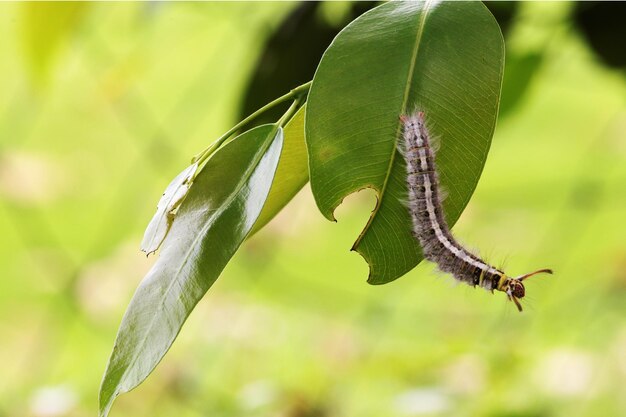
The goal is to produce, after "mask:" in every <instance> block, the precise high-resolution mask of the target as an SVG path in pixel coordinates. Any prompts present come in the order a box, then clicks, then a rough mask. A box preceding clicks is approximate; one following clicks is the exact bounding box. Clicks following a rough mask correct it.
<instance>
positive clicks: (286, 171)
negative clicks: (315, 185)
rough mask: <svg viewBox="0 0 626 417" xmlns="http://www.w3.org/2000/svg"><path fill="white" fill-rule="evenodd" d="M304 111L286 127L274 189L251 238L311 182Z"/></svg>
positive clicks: (273, 184)
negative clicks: (305, 139) (305, 141)
mask: <svg viewBox="0 0 626 417" xmlns="http://www.w3.org/2000/svg"><path fill="white" fill-rule="evenodd" d="M305 109H306V106H303V107H301V108H300V109H299V110H298V111H297V112H296V114H295V115H294V116H293V118H292V119H291V120H290V121H289V123H287V125H285V129H284V143H283V150H282V152H281V154H280V161H279V162H278V168H276V175H274V182H273V183H272V188H271V189H270V193H269V195H268V196H267V201H266V202H265V205H264V206H263V211H261V214H260V215H259V218H258V220H257V221H256V223H255V225H254V227H253V228H252V231H251V232H250V235H253V234H254V233H256V232H257V231H259V230H260V229H261V228H263V226H265V225H266V224H267V223H268V222H269V221H270V220H272V219H273V218H274V216H276V214H278V212H279V211H281V210H282V209H283V208H284V207H285V206H286V205H287V203H289V201H291V199H292V198H293V197H294V196H295V195H296V194H297V193H298V191H300V190H301V189H302V187H304V186H305V185H306V183H307V182H308V181H309V171H308V170H307V169H306V166H307V155H306V145H305V143H304V114H305V113H304V112H305Z"/></svg>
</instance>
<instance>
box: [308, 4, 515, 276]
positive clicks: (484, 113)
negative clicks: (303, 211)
mask: <svg viewBox="0 0 626 417" xmlns="http://www.w3.org/2000/svg"><path fill="white" fill-rule="evenodd" d="M503 65H504V44H503V40H502V35H501V33H500V29H499V27H498V25H497V23H496V21H495V19H494V18H493V16H491V14H490V13H489V11H488V10H487V9H486V7H485V6H484V5H483V4H482V3H480V2H442V3H434V2H425V3H424V2H389V3H386V4H383V5H381V6H379V7H377V8H375V9H373V10H371V11H370V12H368V13H366V14H364V15H362V16H361V17H359V18H358V19H356V20H355V21H353V22H352V23H351V24H350V25H348V26H347V27H346V28H345V29H344V30H343V31H342V32H341V33H339V35H337V37H336V38H335V40H334V41H333V43H332V44H331V46H330V47H329V48H328V49H327V51H326V52H325V54H324V56H323V57H322V60H321V62H320V65H319V67H318V69H317V72H316V74H315V77H314V79H313V84H312V86H311V90H310V92H309V97H308V103H307V112H306V123H305V126H306V143H307V148H308V152H309V170H310V177H311V178H310V180H311V188H312V191H313V194H314V196H315V201H316V203H317V205H318V208H319V210H320V211H321V212H322V214H323V215H324V216H325V217H327V218H328V219H330V220H334V216H333V212H334V210H335V208H336V207H337V206H338V205H339V204H340V203H341V201H342V200H343V199H344V198H345V197H346V196H347V195H349V194H351V193H353V192H355V191H358V190H360V189H363V188H366V187H370V188H373V189H375V190H376V192H377V195H378V201H377V206H376V208H375V210H374V211H373V213H372V215H371V217H370V220H369V222H368V224H367V225H366V227H365V229H364V230H363V231H362V233H361V235H360V236H359V237H358V239H357V241H356V242H355V244H354V246H353V249H354V250H356V251H357V252H359V253H360V254H361V255H362V256H363V257H364V258H365V259H366V261H367V262H368V264H369V266H370V276H369V279H368V282H369V283H371V284H384V283H387V282H390V281H392V280H394V279H396V278H398V277H400V276H402V275H404V274H405V273H406V272H408V271H409V270H411V269H412V268H413V267H415V266H416V265H417V264H418V263H419V262H420V261H421V260H422V255H421V249H420V247H419V244H418V243H417V241H416V240H415V239H414V238H413V236H412V235H411V227H412V226H411V220H410V217H409V213H408V210H407V207H406V203H405V201H406V199H407V191H406V184H405V176H406V170H405V164H404V160H403V158H402V156H401V155H400V154H399V153H398V152H397V145H398V140H399V138H400V136H401V125H400V120H399V116H400V115H401V114H405V113H411V112H413V111H415V110H418V109H419V110H422V111H424V112H425V113H426V120H427V123H428V125H429V127H430V130H431V133H432V134H433V135H434V136H435V137H438V138H439V140H440V142H441V149H440V151H439V152H438V154H437V157H436V158H437V165H438V170H439V173H440V180H441V183H442V185H443V186H444V187H445V188H446V189H447V190H448V192H449V197H448V198H447V199H446V200H445V201H444V204H443V205H444V211H445V215H446V220H447V222H448V224H449V225H450V226H452V225H453V224H454V223H455V222H456V220H457V219H458V218H459V216H460V214H461V212H462V211H463V209H464V208H465V206H466V205H467V203H468V201H469V199H470V197H471V195H472V193H473V191H474V189H475V187H476V184H477V182H478V179H479V177H480V174H481V172H482V168H483V166H484V163H485V160H486V157H487V153H488V151H489V146H490V143H491V137H492V135H493V132H494V129H495V123H496V118H497V113H498V103H499V96H500V88H501V83H502V73H503Z"/></svg>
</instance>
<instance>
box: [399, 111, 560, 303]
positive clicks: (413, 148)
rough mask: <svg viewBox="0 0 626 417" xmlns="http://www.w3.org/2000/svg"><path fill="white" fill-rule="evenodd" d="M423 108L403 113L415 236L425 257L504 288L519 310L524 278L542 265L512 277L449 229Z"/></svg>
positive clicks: (473, 281) (464, 278)
mask: <svg viewBox="0 0 626 417" xmlns="http://www.w3.org/2000/svg"><path fill="white" fill-rule="evenodd" d="M424 119H425V118H424V112H421V111H420V112H417V113H415V114H412V115H403V116H400V121H401V122H402V124H403V139H404V140H403V149H401V153H402V154H403V155H404V158H405V161H406V167H407V179H406V182H407V186H408V197H409V198H408V207H409V212H410V215H411V219H412V223H413V230H412V232H413V236H414V237H415V238H416V239H417V240H418V241H419V243H420V245H421V247H422V251H423V253H424V257H425V258H426V259H427V260H429V261H431V262H434V263H436V264H437V266H438V268H439V269H440V270H441V271H443V272H446V273H449V274H451V275H452V276H454V278H455V279H457V280H459V281H461V282H465V283H466V284H469V285H471V286H474V287H475V286H479V287H482V288H484V289H486V290H488V291H491V292H493V291H494V290H497V291H502V292H504V293H505V294H506V295H507V297H508V298H509V300H511V301H513V302H514V303H515V305H516V306H517V308H518V310H519V311H522V306H521V304H520V302H519V299H521V298H523V297H524V295H525V293H526V290H525V288H524V284H523V281H524V280H525V279H527V278H529V277H531V276H533V275H535V274H538V273H549V274H551V273H552V270H550V269H540V270H537V271H535V272H531V273H529V274H525V275H521V276H518V277H515V278H513V277H509V276H507V275H506V274H505V273H504V272H503V271H501V270H500V269H498V268H496V267H494V266H492V265H490V264H488V263H487V262H485V261H483V260H482V259H481V258H480V257H478V256H476V255H474V254H473V253H471V252H470V251H469V250H467V249H465V248H463V246H461V245H460V244H459V243H458V242H457V241H456V239H454V237H453V236H452V234H451V233H450V229H449V227H448V225H447V224H446V221H445V218H444V215H443V209H442V207H441V191H440V189H439V177H438V174H437V167H436V165H435V152H434V149H433V147H432V139H431V136H430V133H429V130H428V128H427V127H426V124H425V120H424Z"/></svg>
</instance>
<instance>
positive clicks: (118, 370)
mask: <svg viewBox="0 0 626 417" xmlns="http://www.w3.org/2000/svg"><path fill="white" fill-rule="evenodd" d="M282 144H283V133H282V129H280V128H278V127H276V126H275V125H263V126H259V127H257V128H255V129H252V130H250V131H248V132H246V133H243V134H242V135H241V136H239V137H238V138H236V139H234V140H233V141H231V142H230V143H228V144H226V145H224V147H223V148H221V149H220V150H218V151H217V152H216V153H215V154H214V155H213V156H212V157H211V158H210V159H209V160H208V162H207V165H206V166H205V167H204V169H203V170H202V171H201V172H200V173H199V174H198V176H197V177H196V179H195V181H194V183H193V186H192V187H191V188H190V190H189V193H188V194H187V197H186V198H185V200H184V201H183V203H182V204H181V205H180V208H179V209H178V212H177V214H176V221H174V222H173V224H172V226H171V229H170V231H169V233H168V234H167V236H166V237H165V240H164V241H163V245H162V249H161V253H160V254H159V259H158V260H157V262H156V263H155V264H154V266H153V267H152V269H151V270H150V272H148V274H147V275H146V277H145V278H144V279H143V281H142V282H141V284H140V285H139V288H137V291H136V292H135V295H134V296H133V298H132V300H131V302H130V305H129V306H128V309H127V310H126V313H125V314H124V318H123V319H122V324H121V325H120V329H119V332H118V335H117V339H116V341H115V346H114V347H113V353H112V354H111V358H110V359H109V364H108V366H107V369H106V371H105V374H104V379H103V381H102V386H101V388H100V415H101V416H106V415H107V414H108V411H109V409H110V407H111V404H112V403H113V400H114V399H115V398H116V397H117V396H118V395H119V394H121V393H124V392H128V391H129V390H131V389H133V388H134V387H136V386H137V385H139V384H140V383H141V382H142V381H143V380H144V379H145V378H146V377H147V376H148V375H149V374H150V373H151V372H152V370H153V369H154V367H155V366H156V365H157V364H158V363H159V361H160V360H161V358H162V357H163V355H165V353H166V352H167V350H168V349H169V347H170V346H171V344H172V343H173V341H174V339H175V338H176V336H177V335H178V332H179V331H180V329H181V327H182V325H183V323H184V322H185V320H186V319H187V317H188V316H189V314H190V313H191V310H193V308H194V307H195V305H196V304H197V302H198V301H199V300H200V298H202V296H203V295H204V294H205V293H206V291H207V290H208V289H209V287H210V286H211V285H212V284H213V282H215V280H216V279H217V277H218V276H219V274H220V273H221V272H222V270H223V269H224V267H225V266H226V263H227V262H228V261H229V260H230V258H231V257H232V256H233V254H234V253H235V251H236V250H237V248H239V245H240V244H241V242H243V240H244V239H245V238H246V236H247V235H248V233H249V232H250V230H251V228H252V226H253V225H254V223H255V222H256V220H257V218H258V216H259V213H260V212H261V209H262V208H263V204H264V203H265V200H266V198H267V195H268V192H269V189H270V186H271V183H272V180H273V178H274V174H275V172H276V167H277V165H278V160H279V156H280V152H281V149H282Z"/></svg>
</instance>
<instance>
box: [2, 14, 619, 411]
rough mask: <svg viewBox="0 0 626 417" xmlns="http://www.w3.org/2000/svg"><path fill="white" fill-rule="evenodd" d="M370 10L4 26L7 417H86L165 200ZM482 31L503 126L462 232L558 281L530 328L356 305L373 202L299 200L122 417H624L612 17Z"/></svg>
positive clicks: (445, 282)
mask: <svg viewBox="0 0 626 417" xmlns="http://www.w3.org/2000/svg"><path fill="white" fill-rule="evenodd" d="M371 6H372V4H370V3H360V4H357V5H352V4H349V3H324V4H313V5H301V4H296V3H207V4H198V3H124V4H105V3H85V4H83V3H81V4H55V5H50V4H33V3H9V4H6V3H4V4H1V5H0V275H1V278H0V417H4V416H49V417H54V416H72V417H73V416H93V415H95V414H96V410H97V393H98V388H99V383H100V379H101V376H102V373H103V371H104V368H105V365H106V361H107V359H108V356H109V354H110V351H111V349H112V345H113V341H114V338H115V333H116V330H117V326H118V324H119V322H120V320H121V317H122V314H123V312H124V309H125V307H126V305H127V304H128V302H129V300H130V298H131V296H132V293H133V291H134V288H135V287H136V286H137V284H138V282H139V281H140V280H141V278H142V277H143V275H144V274H145V273H146V272H147V270H148V269H149V267H150V265H151V263H152V262H153V261H154V258H149V259H146V257H145V256H143V255H142V254H141V253H140V252H139V242H140V240H141V236H142V233H143V228H144V227H145V226H146V225H147V222H148V221H149V220H150V218H151V216H152V214H153V210H154V209H155V206H156V202H157V200H158V198H159V196H160V194H161V192H162V190H163V189H164V188H165V186H166V185H167V184H168V182H169V180H170V179H171V178H172V177H174V175H175V174H177V173H178V172H179V171H180V170H181V169H182V167H184V166H185V164H186V162H187V161H188V160H189V159H190V157H191V156H193V155H194V154H195V153H196V152H197V151H199V150H201V149H203V148H204V147H205V146H206V145H207V144H209V143H210V142H211V141H212V140H213V139H214V138H216V137H218V136H219V135H220V134H221V133H223V132H224V131H226V130H227V129H228V128H229V127H230V126H232V125H233V124H234V123H235V122H236V121H237V120H239V119H240V118H241V115H242V114H246V113H249V112H250V111H251V109H253V108H255V107H258V106H259V105H261V104H263V102H264V101H267V99H269V98H272V97H277V96H279V95H281V94H283V93H285V92H286V91H287V90H288V89H289V88H292V87H295V86H296V85H297V84H298V83H300V82H303V81H307V80H308V79H310V77H311V74H312V71H314V69H315V63H316V62H317V60H318V59H319V54H321V52H322V51H323V50H324V48H325V47H326V45H327V44H328V42H329V41H330V40H331V39H332V36H334V33H336V32H337V31H338V30H339V29H340V28H341V27H342V26H343V25H345V24H346V22H348V21H350V20H351V19H352V18H354V17H355V16H356V15H358V14H359V13H361V12H362V11H363V10H366V9H367V8H368V7H371ZM489 7H490V8H492V9H493V11H494V13H495V14H496V16H497V17H498V19H499V21H500V22H501V24H502V27H503V30H504V33H505V40H506V45H507V69H506V74H505V85H504V90H503V103H502V110H501V114H500V119H499V122H498V127H497V130H496V133H495V136H494V139H493V144H492V149H491V153H490V155H489V158H488V160H487V164H486V166H485V170H484V173H483V176H482V178H481V181H480V182H479V185H478V188H477V190H476V193H475V195H474V197H473V198H472V200H471V202H470V204H469V206H468V207H467V209H466V211H465V212H464V213H463V216H462V217H461V219H460V220H459V222H458V223H457V225H456V226H455V228H454V232H455V233H456V235H457V236H458V237H459V238H460V240H461V241H463V242H465V243H466V244H468V245H469V246H470V247H475V248H479V249H480V252H481V253H482V254H483V255H485V256H486V257H487V258H488V259H490V260H492V261H493V262H495V263H497V264H500V263H501V262H503V261H505V260H506V262H505V265H506V270H507V271H509V272H510V273H511V274H513V275H516V274H520V273H523V272H527V271H529V270H533V269H535V268H540V267H551V268H553V269H554V270H555V275H554V276H551V277H550V276H538V277H536V278H533V279H532V280H531V281H529V283H528V285H527V293H528V297H527V298H526V299H525V300H524V301H525V303H524V305H525V308H526V311H525V312H524V313H523V314H518V313H517V312H516V310H515V308H514V306H513V305H512V304H510V303H508V302H507V301H506V300H505V297H503V296H502V294H496V295H491V294H489V293H486V292H484V291H479V290H474V289H472V288H470V287H467V286H457V285H455V284H454V283H453V282H452V280H451V279H450V278H448V277H444V276H441V275H439V274H437V273H436V272H434V271H433V268H432V266H431V265H427V264H425V263H423V264H421V265H419V266H418V267H417V268H415V269H414V270H413V271H411V272H410V273H409V274H407V275H406V276H405V277H403V278H401V279H400V280H398V281H395V282H393V283H391V284H389V285H386V286H382V287H381V286H378V287H373V286H369V285H367V284H366V283H365V279H366V277H367V265H366V263H365V262H364V261H363V260H362V259H361V258H360V257H359V256H358V255H357V254H356V253H354V252H349V248H350V247H351V245H352V242H353V241H354V239H355V238H356V236H357V235H358V233H359V231H360V230H361V228H362V227H363V226H364V225H365V223H366V221H367V218H368V215H369V212H370V211H371V209H372V208H373V206H374V201H375V198H374V196H373V194H372V193H371V192H367V191H364V192H361V193H358V194H356V195H353V196H351V197H350V198H348V199H347V200H346V201H345V203H344V204H343V205H342V206H341V207H340V208H339V209H338V212H337V217H338V219H339V222H338V223H336V224H333V223H330V222H327V221H326V220H324V219H323V217H322V216H321V214H319V213H318V212H317V210H316V207H315V204H314V202H313V199H312V196H311V193H310V190H309V189H308V188H305V189H304V190H303V191H302V192H301V193H300V194H299V195H298V196H297V197H296V198H295V199H294V201H292V203H291V204H290V205H289V206H288V207H287V208H286V209H285V210H284V211H283V212H282V213H281V214H280V215H279V216H278V217H277V218H276V219H274V221H272V222H271V223H270V224H269V225H268V226H267V227H266V228H265V229H264V230H263V231H262V232H260V233H259V234H258V235H256V236H254V238H252V239H251V240H250V241H249V242H247V243H246V244H245V245H244V246H243V247H242V249H241V250H240V251H239V252H238V254H237V255H236V256H235V258H234V259H233V261H232V262H231V263H230V265H229V266H228V267H227V269H226V270H225V272H224V273H223V275H222V277H221V278H220V279H219V280H218V282H217V283H216V285H215V286H214V287H213V288H212V289H211V290H210V291H209V293H208V294H207V296H206V297H205V298H204V300H203V301H202V302H201V303H200V304H199V305H198V307H197V308H196V310H195V311H194V313H193V314H192V315H191V317H190V320H189V321H188V323H187V324H186V325H185V327H184V328H183V331H182V333H181V335H180V337H179V339H178V340H177V342H176V343H175V344H174V347H173V348H172V350H171V351H170V353H169V354H168V355H167V356H166V358H165V360H164V361H163V362H162V363H161V365H160V366H159V367H158V368H157V370H156V372H155V373H154V374H153V375H152V376H151V377H150V378H149V379H148V380H147V381H146V382H145V383H144V384H143V385H142V386H140V387H139V388H138V389H136V390H135V391H133V392H132V393H130V394H127V395H123V396H122V397H120V399H119V400H118V401H117V402H116V404H115V406H114V408H113V411H112V414H111V415H112V416H113V417H118V416H119V417H122V416H282V417H326V416H327V417H331V416H350V417H353V416H354V417H357V416H358V417H360V416H363V417H369V416H372V417H374V416H376V417H379V416H493V417H496V416H502V417H504V416H520V417H521V416H529V417H530V416H538V417H539V416H624V415H626V316H625V313H626V303H625V297H624V296H625V294H626V245H625V244H626V227H625V226H624V222H625V220H624V219H625V217H626V76H625V75H626V71H625V68H626V63H625V62H624V61H623V58H624V54H625V53H626V51H625V50H624V40H625V39H626V36H624V32H623V31H622V32H611V30H614V29H616V27H618V26H620V25H621V26H623V24H618V25H614V26H611V22H613V23H615V21H616V19H617V21H618V23H619V22H621V21H623V19H624V18H626V13H624V7H623V6H611V7H615V9H610V7H609V6H601V7H604V8H605V9H606V8H607V7H609V10H608V11H606V10H605V17H604V18H598V17H597V16H596V15H594V13H596V14H597V13H598V7H597V5H594V4H583V5H581V4H572V3H519V4H516V5H512V4H510V3H509V4H506V3H505V4H491V5H490V6H489ZM620 7H621V9H620ZM620 13H621V14H620ZM590 16H591V17H590ZM594 16H596V17H594ZM600 16H602V15H601V14H600ZM594 19H595V20H594ZM611 19H612V20H611ZM594 21H595V22H596V24H595V26H594V24H593V22H594ZM590 22H591V23H590ZM598 22H599V23H598ZM598 45H599V46H598ZM257 104H258V105H257Z"/></svg>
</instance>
